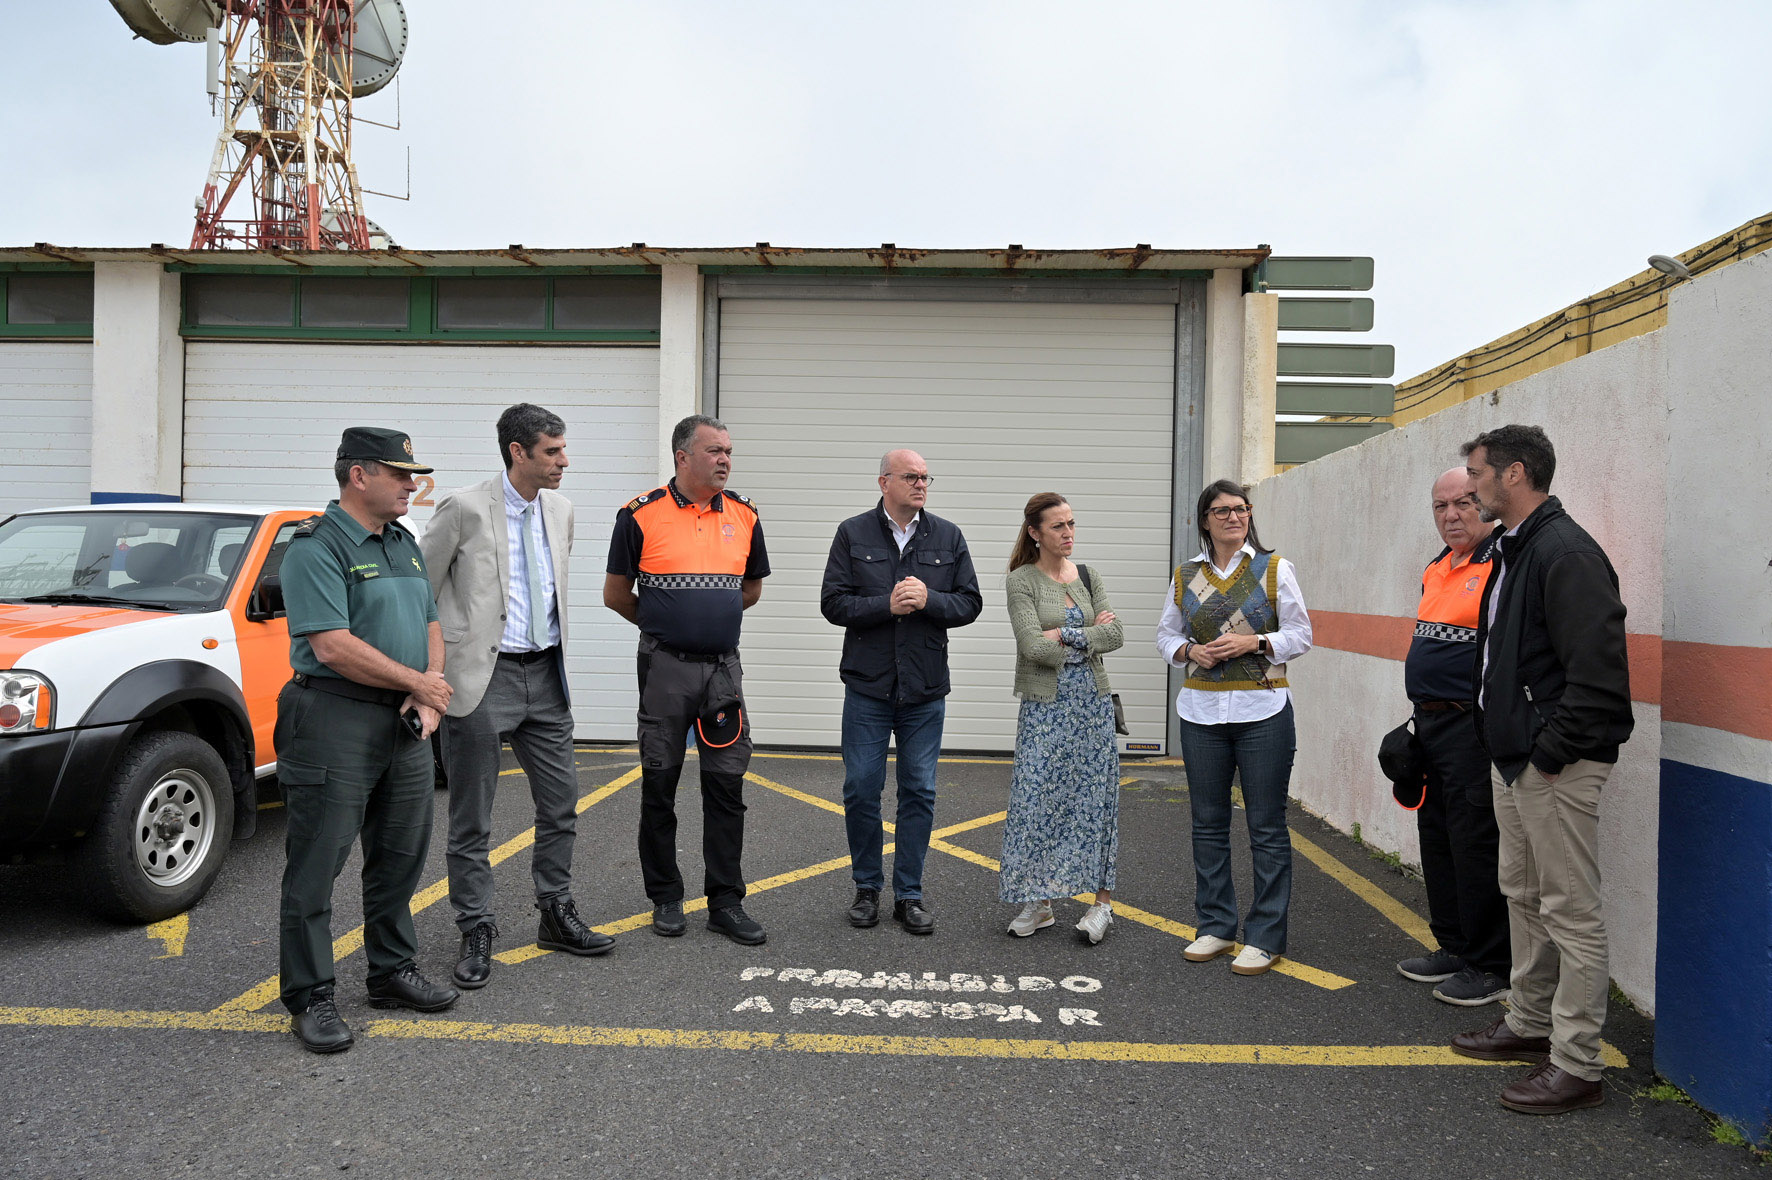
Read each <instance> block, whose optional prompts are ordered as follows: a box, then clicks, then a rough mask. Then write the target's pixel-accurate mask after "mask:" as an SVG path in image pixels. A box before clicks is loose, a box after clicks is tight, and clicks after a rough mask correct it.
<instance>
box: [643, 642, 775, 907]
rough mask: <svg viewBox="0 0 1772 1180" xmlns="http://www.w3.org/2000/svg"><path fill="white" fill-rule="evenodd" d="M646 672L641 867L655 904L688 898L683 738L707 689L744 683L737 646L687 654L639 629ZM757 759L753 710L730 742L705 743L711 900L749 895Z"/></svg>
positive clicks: (704, 845) (725, 901) (706, 877)
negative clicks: (748, 837)
mask: <svg viewBox="0 0 1772 1180" xmlns="http://www.w3.org/2000/svg"><path fill="white" fill-rule="evenodd" d="M636 663H637V667H638V671H639V677H640V713H639V731H640V733H639V736H640V840H639V846H640V875H641V877H642V878H643V879H644V881H645V883H646V896H647V897H648V898H650V899H651V900H652V904H653V905H663V904H664V903H666V902H672V901H682V900H683V874H682V873H681V872H679V871H678V869H677V780H678V779H679V778H681V777H682V774H683V753H684V748H685V743H686V741H687V739H688V736H689V731H690V729H691V727H693V726H694V724H695V718H696V717H697V716H698V715H699V714H700V713H701V711H702V708H703V705H704V702H705V701H706V700H707V698H708V696H709V690H710V682H715V681H717V683H716V684H715V685H714V691H715V692H716V693H719V692H722V691H725V690H726V689H727V688H728V686H729V687H730V689H731V690H732V691H737V690H739V689H740V688H742V685H743V675H744V673H743V670H742V669H741V668H740V667H739V662H738V653H737V652H736V651H734V652H728V653H727V654H726V655H724V656H721V657H720V658H719V661H718V662H717V663H708V662H704V661H700V660H683V659H679V658H677V657H676V656H675V655H672V654H670V653H669V652H666V651H663V650H661V649H660V648H659V646H658V644H657V643H656V642H654V641H653V640H652V639H651V637H649V636H647V635H645V634H644V633H642V634H641V636H640V650H639V654H638V657H637V660H636ZM750 764H751V719H750V716H749V715H748V714H747V715H746V716H745V719H744V726H743V729H742V731H741V733H740V734H739V736H738V738H737V739H736V740H734V741H733V742H732V743H731V744H730V745H727V746H722V747H719V748H717V749H716V748H709V747H703V748H702V750H701V822H702V832H701V854H702V873H703V880H702V887H703V891H704V892H705V893H706V894H707V898H708V908H709V909H719V908H720V907H721V906H728V905H734V904H736V903H738V902H739V901H741V900H742V899H743V898H744V895H745V886H744V870H743V869H742V868H741V867H740V860H741V859H742V857H743V854H744V812H745V803H744V775H745V771H746V770H747V769H749V767H750Z"/></svg>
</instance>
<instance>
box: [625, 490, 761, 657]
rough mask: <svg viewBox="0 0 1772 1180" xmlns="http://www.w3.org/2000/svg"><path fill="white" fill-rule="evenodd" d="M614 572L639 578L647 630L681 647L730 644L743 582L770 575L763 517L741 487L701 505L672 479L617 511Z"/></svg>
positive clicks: (720, 648)
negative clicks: (704, 506) (696, 504)
mask: <svg viewBox="0 0 1772 1180" xmlns="http://www.w3.org/2000/svg"><path fill="white" fill-rule="evenodd" d="M608 572H609V573H612V574H616V575H618V576H620V577H625V578H632V579H633V580H634V587H635V591H636V593H637V594H638V595H639V598H640V630H641V631H642V632H644V633H645V634H647V635H650V636H652V638H654V639H656V640H657V641H658V642H660V643H662V644H664V645H665V646H666V647H673V648H676V649H677V650H678V651H687V652H697V653H700V654H707V655H712V654H716V653H719V652H727V651H731V650H732V649H734V648H736V647H737V646H738V629H739V624H740V622H741V621H742V619H743V616H744V591H743V584H744V583H745V582H746V581H749V580H750V579H753V578H767V577H768V576H769V554H768V551H767V550H766V549H765V548H764V546H763V522H762V520H761V519H760V518H759V517H758V515H757V508H756V506H755V505H754V504H752V503H751V502H750V501H749V500H747V499H745V498H744V497H743V496H741V495H739V494H738V493H737V492H733V491H722V492H717V493H715V495H714V498H713V499H712V500H710V501H709V502H708V506H707V507H706V508H697V507H696V506H695V502H694V501H692V500H688V499H685V498H684V496H683V494H682V493H681V492H679V491H678V490H677V481H676V480H674V479H673V480H672V481H671V482H670V484H669V485H668V486H666V487H662V488H654V489H653V490H652V491H650V492H647V493H646V494H645V495H644V496H641V497H639V498H638V499H635V500H632V501H630V502H629V503H628V505H627V507H625V508H623V509H622V510H621V511H620V512H618V513H616V515H615V531H614V533H612V534H611V535H610V537H609V566H608Z"/></svg>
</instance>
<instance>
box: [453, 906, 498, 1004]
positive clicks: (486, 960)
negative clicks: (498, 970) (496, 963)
mask: <svg viewBox="0 0 1772 1180" xmlns="http://www.w3.org/2000/svg"><path fill="white" fill-rule="evenodd" d="M497 937H498V924H497V923H496V922H481V923H480V924H479V925H478V926H475V927H474V928H473V929H472V930H470V931H468V932H467V933H466V934H464V935H462V936H461V958H460V959H458V960H456V963H455V970H454V971H453V972H451V975H452V976H453V977H454V979H455V982H456V985H457V986H459V987H465V988H467V989H468V990H469V991H473V990H474V989H475V988H480V987H485V986H486V981H487V980H488V979H491V978H492V940H493V939H495V938H497Z"/></svg>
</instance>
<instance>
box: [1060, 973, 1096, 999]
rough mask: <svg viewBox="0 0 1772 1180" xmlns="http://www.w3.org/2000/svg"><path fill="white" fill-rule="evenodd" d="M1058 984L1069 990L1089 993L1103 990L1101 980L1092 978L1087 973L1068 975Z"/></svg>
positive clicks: (1080, 993) (1084, 993)
mask: <svg viewBox="0 0 1772 1180" xmlns="http://www.w3.org/2000/svg"><path fill="white" fill-rule="evenodd" d="M1058 986H1059V987H1062V988H1063V989H1064V990H1065V991H1067V992H1076V993H1077V994H1079V995H1088V994H1089V993H1090V992H1098V991H1100V990H1101V980H1099V979H1091V978H1089V977H1088V976H1087V975H1067V976H1065V977H1064V978H1063V979H1061V980H1059V981H1058Z"/></svg>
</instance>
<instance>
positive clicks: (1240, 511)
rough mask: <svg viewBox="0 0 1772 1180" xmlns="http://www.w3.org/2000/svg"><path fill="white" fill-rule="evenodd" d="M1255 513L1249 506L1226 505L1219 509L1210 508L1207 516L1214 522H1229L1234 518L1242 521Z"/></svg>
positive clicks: (1207, 510)
mask: <svg viewBox="0 0 1772 1180" xmlns="http://www.w3.org/2000/svg"><path fill="white" fill-rule="evenodd" d="M1254 511H1255V509H1253V508H1251V507H1250V506H1249V505H1247V504H1226V505H1223V506H1222V507H1219V508H1208V509H1206V514H1207V515H1208V516H1210V517H1212V518H1213V519H1214V520H1229V519H1230V518H1231V517H1233V516H1234V517H1236V518H1237V519H1238V520H1241V519H1243V518H1244V517H1245V516H1248V515H1249V514H1250V513H1251V512H1254Z"/></svg>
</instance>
